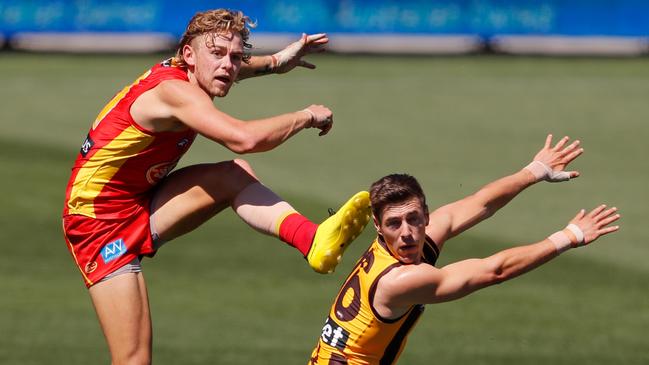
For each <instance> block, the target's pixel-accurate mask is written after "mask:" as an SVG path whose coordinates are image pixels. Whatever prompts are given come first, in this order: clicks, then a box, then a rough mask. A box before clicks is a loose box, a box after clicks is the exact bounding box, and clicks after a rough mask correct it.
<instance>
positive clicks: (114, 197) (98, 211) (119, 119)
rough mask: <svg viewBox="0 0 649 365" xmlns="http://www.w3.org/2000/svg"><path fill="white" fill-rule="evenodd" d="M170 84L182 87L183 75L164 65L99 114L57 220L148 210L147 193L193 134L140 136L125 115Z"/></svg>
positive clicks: (141, 132) (141, 130)
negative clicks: (178, 83) (162, 84)
mask: <svg viewBox="0 0 649 365" xmlns="http://www.w3.org/2000/svg"><path fill="white" fill-rule="evenodd" d="M172 79H177V80H185V81H188V77H187V71H186V70H184V69H182V68H179V67H176V66H175V65H173V63H172V62H171V60H167V61H164V62H162V63H160V64H157V65H155V66H154V67H153V68H151V69H150V70H148V71H147V72H145V73H144V74H143V75H142V76H140V77H139V78H138V79H137V80H135V81H134V82H133V83H132V84H131V85H128V86H126V87H125V88H124V89H122V90H121V91H120V92H119V93H117V95H115V97H114V98H113V99H112V100H111V101H110V102H109V103H108V104H107V105H106V106H105V107H104V108H103V109H102V111H101V112H100V113H99V115H98V116H97V118H96V119H95V122H94V123H93V125H92V128H91V129H90V132H89V133H88V135H87V137H86V139H85V141H84V142H83V145H82V146H81V150H80V152H79V154H78V155H77V159H76V161H75V163H74V166H73V167H72V175H71V177H70V181H69V182H68V186H67V189H66V197H65V206H64V208H63V215H68V214H81V215H84V216H87V217H91V218H101V219H115V218H123V217H126V216H129V215H130V214H133V213H134V212H135V211H137V210H138V209H141V208H146V209H148V202H149V200H150V195H151V194H150V193H151V191H152V188H153V187H154V186H155V185H156V184H157V183H158V182H159V181H160V180H161V179H162V178H163V177H164V176H166V175H167V173H169V172H170V171H171V170H172V169H173V168H174V167H175V166H176V163H177V162H178V160H180V157H181V156H182V155H183V154H184V153H185V152H186V151H187V149H188V148H189V146H190V145H191V144H192V142H193V141H194V138H195V137H196V132H194V131H193V130H185V131H180V132H152V131H148V130H145V129H144V128H142V127H141V126H139V125H138V124H137V123H136V122H135V121H134V120H133V118H132V117H131V113H130V109H131V105H132V104H133V102H134V101H135V100H136V99H137V98H138V97H139V96H140V95H142V94H143V93H144V92H146V91H148V90H150V89H152V88H154V87H155V86H157V85H158V84H159V83H160V82H162V81H164V80H172Z"/></svg>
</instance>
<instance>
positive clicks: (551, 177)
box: [525, 161, 570, 182]
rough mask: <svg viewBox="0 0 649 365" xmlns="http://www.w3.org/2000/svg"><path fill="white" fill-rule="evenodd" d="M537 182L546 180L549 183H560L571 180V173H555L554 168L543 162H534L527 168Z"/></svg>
mask: <svg viewBox="0 0 649 365" xmlns="http://www.w3.org/2000/svg"><path fill="white" fill-rule="evenodd" d="M525 169H527V170H529V171H530V172H531V173H532V175H534V177H536V180H537V181H539V180H545V181H549V182H560V181H567V180H570V173H569V172H566V171H554V170H552V168H551V167H550V166H548V165H546V164H544V163H543V162H541V161H532V162H531V163H530V164H529V165H527V166H525Z"/></svg>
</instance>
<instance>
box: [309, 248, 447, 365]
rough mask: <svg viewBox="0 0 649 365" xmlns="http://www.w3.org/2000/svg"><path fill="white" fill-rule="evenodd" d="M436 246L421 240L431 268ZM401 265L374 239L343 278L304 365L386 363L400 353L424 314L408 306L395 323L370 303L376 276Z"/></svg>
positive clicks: (377, 278) (436, 250)
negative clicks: (307, 360)
mask: <svg viewBox="0 0 649 365" xmlns="http://www.w3.org/2000/svg"><path fill="white" fill-rule="evenodd" d="M438 253H439V251H438V249H437V246H436V245H435V244H434V243H433V242H432V240H430V239H427V240H426V244H425V245H424V260H425V261H426V262H428V263H430V264H431V265H432V264H434V263H435V261H436V260H437V256H438ZM401 265H402V264H401V263H400V262H399V261H398V260H397V259H396V258H395V257H394V256H392V254H391V253H390V251H389V250H388V248H387V246H386V245H385V243H384V242H383V241H382V239H380V238H379V239H376V240H375V241H374V242H373V243H372V245H371V246H370V247H369V248H368V250H367V251H366V252H365V253H364V254H363V256H362V257H361V258H360V260H359V261H358V262H357V263H356V266H354V269H353V270H352V272H351V274H350V275H349V276H348V277H347V280H345V284H344V285H343V286H342V288H341V289H340V291H339V292H338V295H337V296H336V300H335V301H334V303H333V305H332V306H331V310H330V312H329V317H328V318H327V320H326V321H325V324H324V327H323V328H322V335H321V336H320V339H319V341H318V345H317V346H316V348H315V349H314V350H313V353H312V354H311V361H310V362H309V364H310V365H342V364H348V365H389V364H394V363H395V362H396V360H397V358H398V357H399V355H400V354H401V351H402V350H403V348H404V346H405V343H406V338H407V336H408V334H409V333H410V330H411V329H412V328H413V327H414V325H415V323H416V322H417V320H418V319H419V316H420V315H421V314H422V313H423V311H424V306H423V305H415V306H412V307H411V308H410V309H409V310H408V312H406V313H405V314H404V315H402V316H401V317H399V318H396V319H387V318H383V317H381V315H379V314H378V313H377V312H376V310H375V309H374V307H373V305H372V302H373V300H374V293H375V292H376V286H377V283H378V281H379V279H380V278H381V277H383V275H385V274H387V273H388V272H389V271H390V270H392V269H394V268H395V267H398V266H401Z"/></svg>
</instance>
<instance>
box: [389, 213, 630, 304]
mask: <svg viewBox="0 0 649 365" xmlns="http://www.w3.org/2000/svg"><path fill="white" fill-rule="evenodd" d="M619 218H620V215H619V214H618V213H617V208H607V207H606V205H600V206H598V207H597V208H595V209H593V210H591V211H590V212H588V213H586V212H585V211H584V210H581V211H580V212H579V213H578V214H577V215H576V216H575V218H573V219H572V220H571V221H570V223H569V224H568V226H567V227H566V228H565V229H563V230H561V231H558V232H556V233H554V234H552V235H550V236H549V237H548V238H546V239H545V240H543V241H540V242H537V243H533V244H530V245H524V246H518V247H514V248H510V249H507V250H504V251H501V252H498V253H496V254H494V255H492V256H490V257H487V258H484V259H469V260H464V261H460V262H456V263H453V264H450V265H447V266H444V267H443V268H441V269H437V268H435V267H433V266H430V265H427V264H420V265H404V266H402V267H400V268H397V269H394V270H393V271H395V270H399V269H400V270H401V272H399V271H397V275H399V277H394V276H393V277H390V278H389V279H390V283H394V284H395V285H388V286H387V290H388V292H389V293H391V294H392V297H391V298H390V299H391V301H392V305H396V306H407V305H412V304H425V303H437V302H445V301H450V300H454V299H458V298H461V297H464V296H466V295H468V294H471V293H473V292H475V291H476V290H479V289H481V288H485V287H488V286H491V285H494V284H498V283H501V282H503V281H507V280H510V279H513V278H515V277H517V276H519V275H521V274H524V273H526V272H528V271H531V270H533V269H534V268H537V267H539V266H541V265H543V264H544V263H546V262H548V261H550V260H552V259H553V258H555V257H557V256H558V255H559V254H560V253H561V252H564V251H566V250H568V249H570V248H576V247H580V246H585V245H588V244H590V243H592V242H593V241H595V240H596V239H598V238H599V237H601V236H603V235H606V234H609V233H612V232H615V231H617V230H618V229H619V226H617V225H611V224H612V223H614V222H615V221H617V220H618V219H619Z"/></svg>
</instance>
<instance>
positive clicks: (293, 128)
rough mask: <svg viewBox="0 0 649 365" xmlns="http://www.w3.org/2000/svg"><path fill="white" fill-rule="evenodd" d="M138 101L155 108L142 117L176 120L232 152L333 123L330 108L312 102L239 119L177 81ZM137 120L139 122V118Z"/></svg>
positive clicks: (268, 144)
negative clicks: (269, 114)
mask: <svg viewBox="0 0 649 365" xmlns="http://www.w3.org/2000/svg"><path fill="white" fill-rule="evenodd" d="M138 103H142V104H146V108H142V107H140V108H138V110H148V111H154V113H156V114H157V115H155V116H141V117H140V120H141V119H153V118H155V119H156V120H165V119H167V120H176V121H180V122H182V124H184V125H186V126H187V127H189V128H192V129H193V130H195V131H197V132H198V133H200V134H202V135H204V136H205V137H207V138H209V139H211V140H213V141H216V142H218V143H220V144H222V145H224V146H225V147H227V148H228V149H230V150H231V151H233V152H235V153H240V154H243V153H253V152H262V151H267V150H270V149H273V148H275V147H277V146H278V145H280V144H282V143H283V142H284V141H286V140H287V139H289V138H290V137H291V136H293V135H295V134H296V133H297V132H299V131H301V130H302V129H305V128H317V129H320V135H324V134H326V133H328V132H329V130H330V129H331V127H332V124H333V114H332V112H331V110H329V109H328V108H327V107H325V106H322V105H311V106H309V107H307V108H305V109H302V110H300V111H296V112H293V113H286V114H282V115H277V116H274V117H270V118H264V119H256V120H251V121H242V120H240V119H237V118H235V117H232V116H230V115H228V114H226V113H224V112H222V111H220V110H218V109H217V108H215V107H214V104H213V102H212V99H210V98H209V96H207V94H206V93H205V92H204V91H202V90H201V89H200V88H198V87H196V86H194V85H191V84H190V83H188V82H184V81H180V80H168V81H163V82H162V83H160V85H158V86H157V87H155V88H154V89H153V90H152V91H151V92H150V93H147V94H144V95H142V96H140V98H139V99H138ZM138 122H139V121H138Z"/></svg>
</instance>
